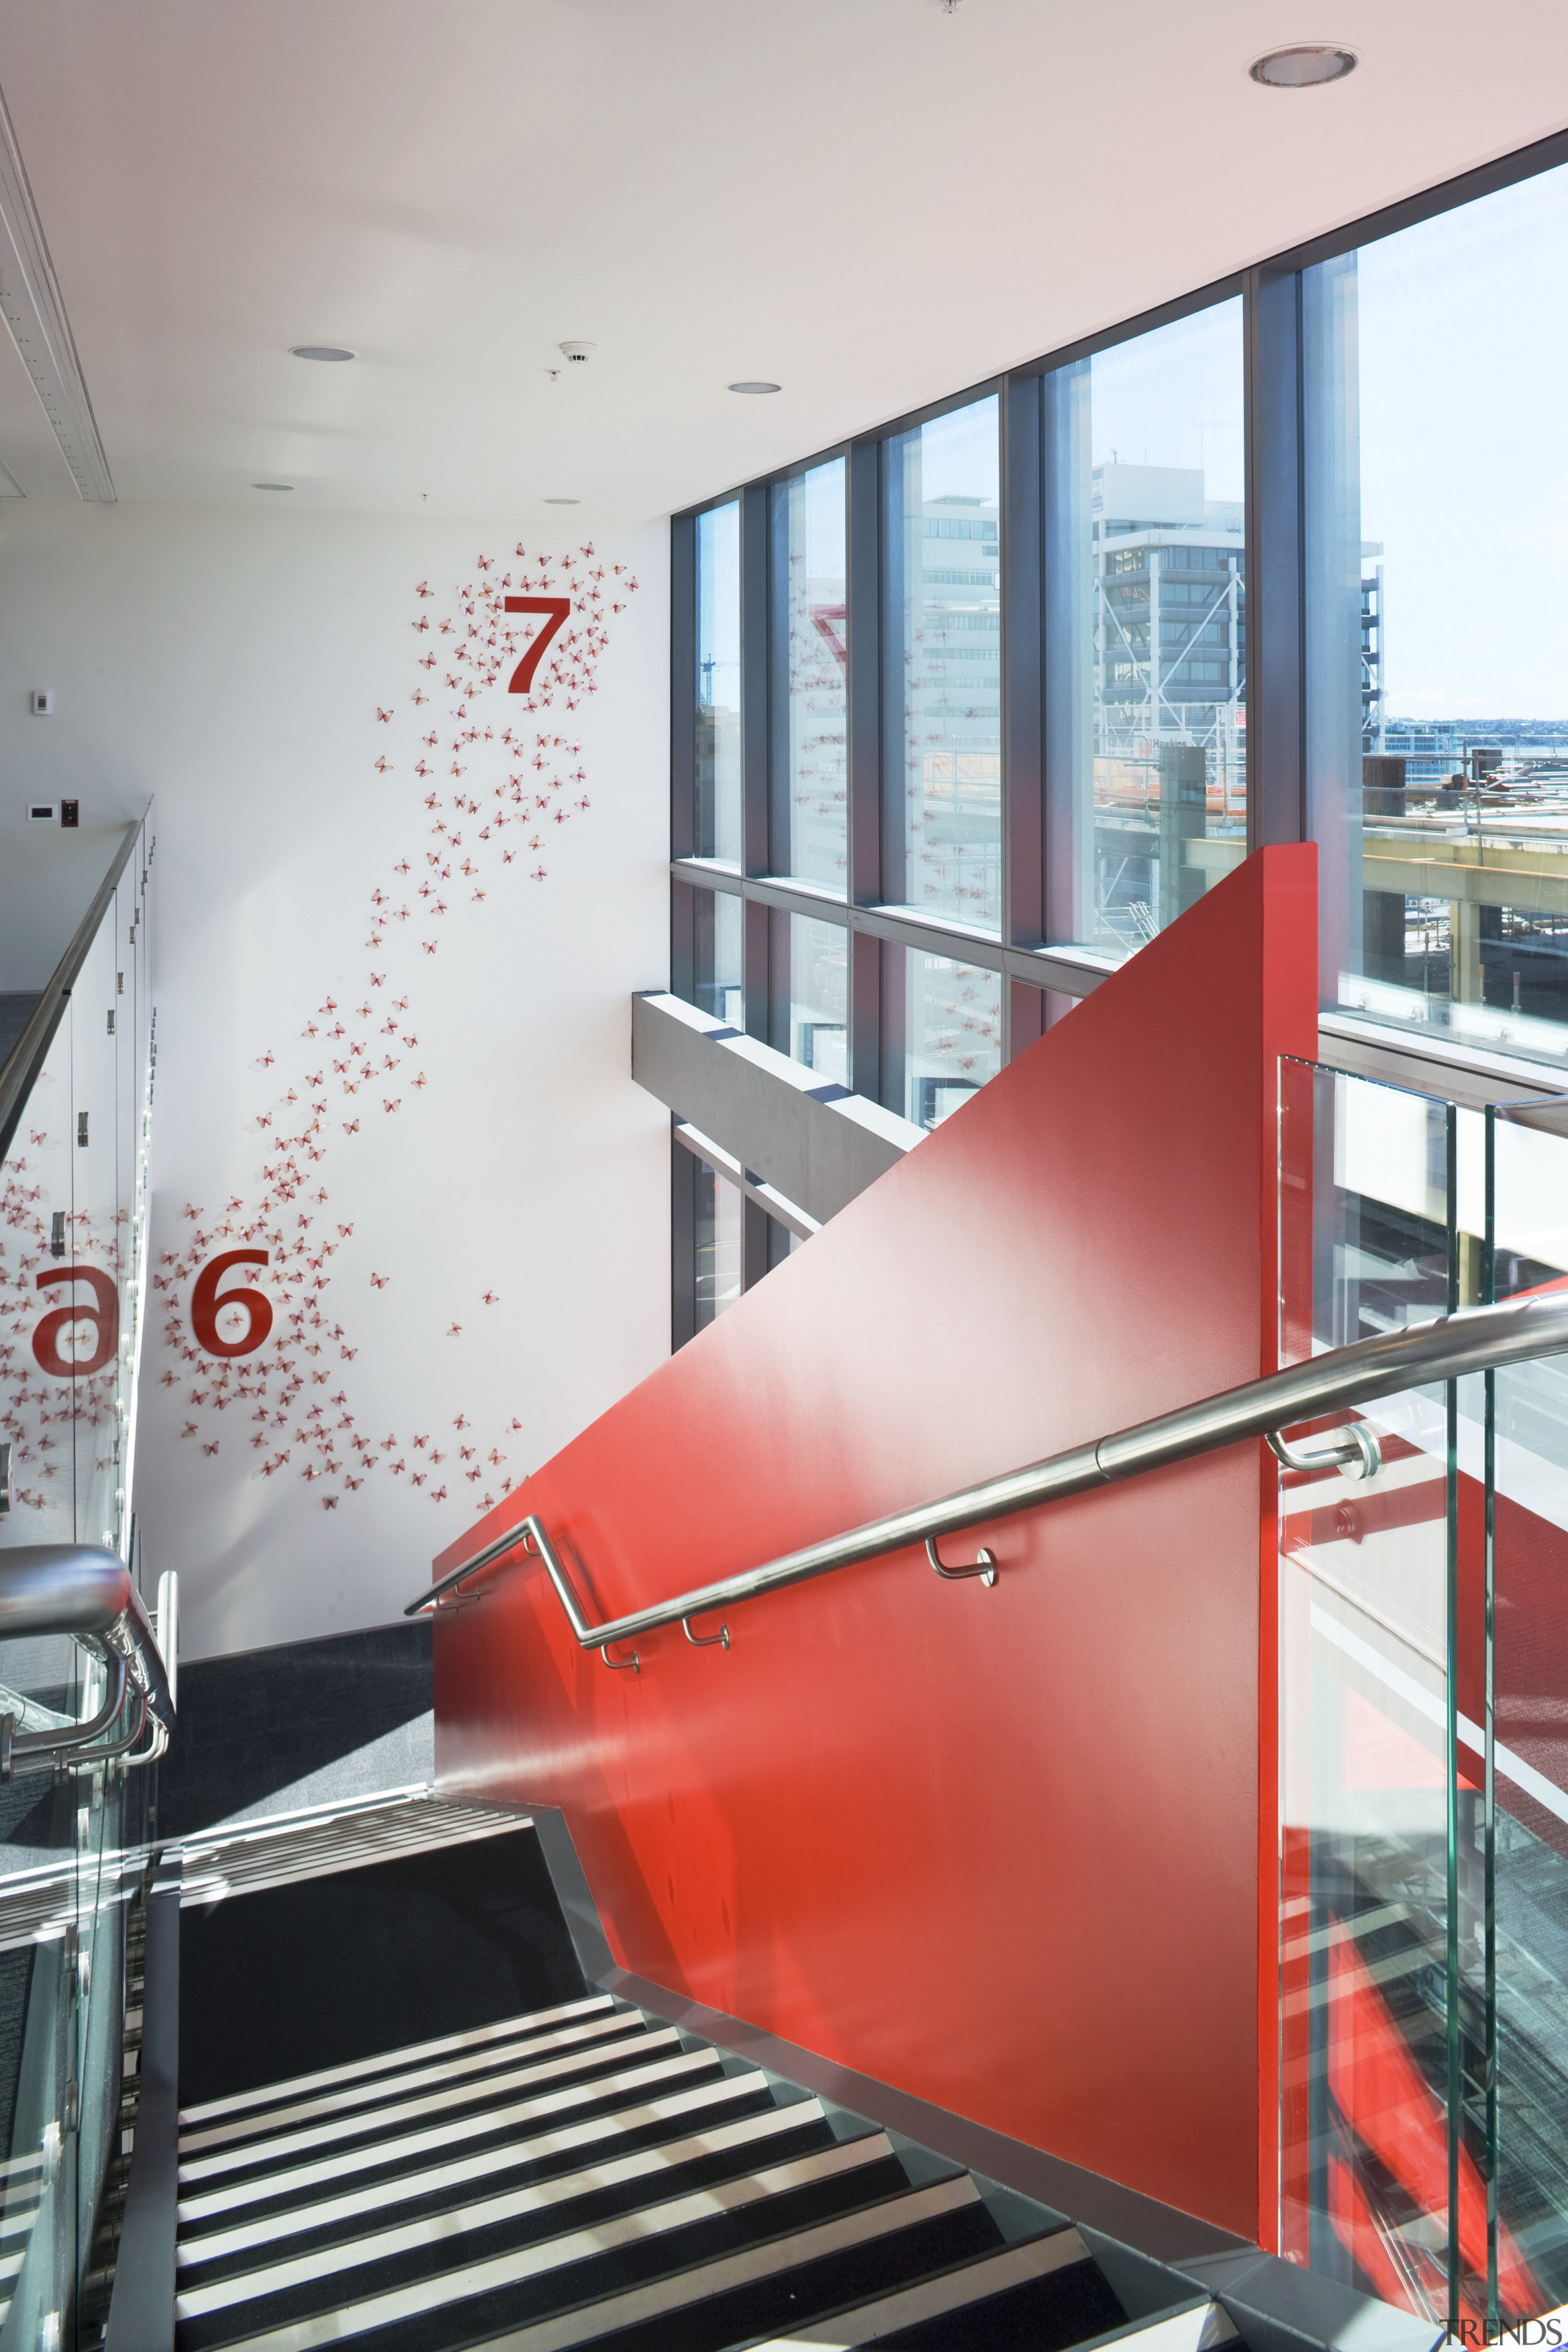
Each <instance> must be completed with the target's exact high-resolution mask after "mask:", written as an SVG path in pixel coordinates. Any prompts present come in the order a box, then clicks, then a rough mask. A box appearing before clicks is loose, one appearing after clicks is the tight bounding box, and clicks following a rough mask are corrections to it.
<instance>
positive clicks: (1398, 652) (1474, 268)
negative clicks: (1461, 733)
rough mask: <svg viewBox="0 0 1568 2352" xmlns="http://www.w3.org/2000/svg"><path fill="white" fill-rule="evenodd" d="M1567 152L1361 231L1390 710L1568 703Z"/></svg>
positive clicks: (1532, 709) (1364, 432)
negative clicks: (1491, 187) (1386, 232)
mask: <svg viewBox="0 0 1568 2352" xmlns="http://www.w3.org/2000/svg"><path fill="white" fill-rule="evenodd" d="M1565 273H1568V167H1565V168H1563V169H1560V170H1557V171H1554V172H1548V173H1542V175H1541V176H1540V177H1539V178H1537V179H1533V180H1526V181H1525V182H1523V183H1522V184H1521V185H1520V186H1519V187H1516V188H1507V189H1504V190H1503V191H1501V192H1500V194H1497V195H1494V196H1487V197H1485V198H1483V199H1482V200H1481V201H1480V202H1479V203H1478V204H1473V205H1465V206H1463V207H1461V208H1460V209H1459V210H1458V211H1457V212H1450V213H1445V214H1443V215H1440V216H1439V217H1438V218H1437V219H1436V220H1433V221H1427V222H1424V223H1423V224H1422V225H1421V226H1419V227H1418V228H1412V229H1404V230H1402V231H1401V232H1400V234H1399V235H1398V236H1391V237H1385V238H1384V239H1383V240H1382V241H1381V242H1380V243H1378V244H1376V245H1371V246H1363V248H1362V251H1361V255H1360V259H1359V263H1358V268H1357V277H1358V295H1359V322H1360V383H1361V496H1362V536H1363V539H1371V540H1382V541H1383V542H1384V557H1383V563H1384V597H1385V603H1386V607H1387V617H1386V626H1385V640H1386V647H1387V652H1386V659H1387V678H1386V683H1387V686H1388V689H1389V693H1388V708H1389V710H1390V713H1391V715H1401V716H1408V717H1416V718H1432V719H1437V718H1447V719H1468V718H1495V719H1505V718H1506V719H1568V675H1565V671H1568V563H1565V562H1564V550H1565V548H1568V434H1565V432H1564V429H1563V428H1564V408H1565V405H1568V310H1564V305H1563V279H1564V275H1565Z"/></svg>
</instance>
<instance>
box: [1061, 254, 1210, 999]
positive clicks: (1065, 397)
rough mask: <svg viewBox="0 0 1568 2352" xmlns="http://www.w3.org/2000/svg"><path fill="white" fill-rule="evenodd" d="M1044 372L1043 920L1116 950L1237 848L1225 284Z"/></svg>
mask: <svg viewBox="0 0 1568 2352" xmlns="http://www.w3.org/2000/svg"><path fill="white" fill-rule="evenodd" d="M1043 391H1044V401H1045V448H1046V469H1047V479H1046V514H1047V572H1046V577H1047V589H1046V596H1047V621H1046V643H1047V664H1048V681H1047V779H1048V782H1047V822H1048V824H1049V827H1050V842H1051V850H1050V858H1049V874H1050V885H1049V887H1050V893H1051V896H1050V903H1049V905H1048V906H1047V915H1046V921H1047V937H1048V938H1049V939H1050V940H1053V941H1054V942H1056V943H1058V944H1061V945H1068V944H1073V945H1078V946H1081V947H1087V948H1089V949H1091V950H1094V951H1095V952H1096V953H1098V954H1100V955H1109V956H1114V957H1117V958H1121V957H1122V956H1126V955H1130V954H1131V952H1132V951H1133V950H1134V949H1136V948H1140V947H1142V945H1143V943H1144V941H1145V940H1150V939H1152V938H1153V936H1154V934H1155V932H1156V931H1159V930H1163V928H1164V926H1165V925H1166V924H1167V923H1169V922H1172V921H1173V920H1174V919H1175V918H1176V916H1178V915H1179V914H1181V913H1182V911H1183V910H1184V908H1187V907H1190V906H1191V905H1192V904H1193V901H1194V899H1195V898H1199V897H1200V896H1201V895H1202V893H1203V892H1204V891H1205V889H1207V888H1208V887H1210V886H1211V884H1213V883H1215V882H1217V881H1218V880H1219V879H1220V878H1221V877H1222V876H1224V875H1226V874H1228V873H1229V872H1230V871H1231V870H1232V868H1233V867H1234V866H1237V865H1239V864H1240V862H1241V860H1242V858H1243V857H1244V856H1246V853H1247V730H1246V700H1245V697H1246V682H1247V555H1246V541H1245V537H1244V482H1243V472H1242V467H1243V446H1242V322H1241V302H1240V299H1239V298H1238V299H1237V300H1235V301H1232V302H1222V303H1220V304H1218V305H1217V306H1216V307H1215V308H1214V309H1212V310H1204V311H1200V312H1199V313H1198V314H1197V315H1196V316H1195V317H1193V318H1190V319H1180V320H1176V321H1175V322H1174V323H1173V325H1171V326H1168V327H1161V328H1157V329H1156V330H1155V331H1153V332H1152V334H1147V335H1140V336H1138V337H1136V338H1135V339H1134V340H1133V341H1130V342H1125V343H1118V344H1116V345H1115V346H1113V348H1112V349H1111V350H1110V351H1106V352H1096V353H1095V354H1094V356H1093V357H1092V358H1091V359H1086V360H1080V361H1078V362H1075V363H1074V365H1072V366H1071V367H1067V368H1060V369H1058V370H1057V371H1056V372H1055V373H1052V374H1050V375H1048V376H1047V377H1046V379H1045V383H1044V387H1043Z"/></svg>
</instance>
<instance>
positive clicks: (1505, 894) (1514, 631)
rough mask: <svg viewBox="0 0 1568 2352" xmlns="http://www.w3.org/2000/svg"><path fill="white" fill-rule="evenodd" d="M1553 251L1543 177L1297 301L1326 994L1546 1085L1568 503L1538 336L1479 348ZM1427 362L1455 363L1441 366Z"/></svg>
mask: <svg viewBox="0 0 1568 2352" xmlns="http://www.w3.org/2000/svg"><path fill="white" fill-rule="evenodd" d="M1565 258H1568V171H1564V170H1558V171H1554V172H1550V173H1543V174H1542V175H1541V176H1540V177H1539V178H1536V179H1531V180H1527V181H1525V182H1523V183H1522V184H1521V185H1520V186H1518V187H1515V188H1509V189H1505V190H1502V191H1500V193H1499V194H1495V195H1490V196H1487V197H1484V198H1482V199H1481V200H1480V201H1479V202H1478V203H1475V204H1471V205H1465V206H1463V207H1461V208H1460V209H1459V210H1458V211H1455V212H1449V213H1445V214H1443V215H1441V216H1440V217H1439V218H1438V219H1436V220H1433V221H1426V222H1423V223H1421V224H1420V225H1419V226H1416V227H1414V228H1409V229H1405V230H1402V231H1401V232H1400V233H1399V235H1397V236H1389V237H1384V238H1383V239H1381V240H1379V242H1377V243H1376V244H1373V245H1369V246H1364V247H1362V249H1361V250H1360V252H1359V253H1352V254H1348V255H1345V256H1343V257H1341V258H1339V259H1337V260H1335V261H1331V262H1327V263H1324V264H1323V265H1322V266H1321V267H1320V268H1317V269H1313V270H1310V271H1308V272H1307V274H1306V277H1305V278H1304V281H1303V286H1304V313H1303V319H1304V328H1305V335H1306V342H1305V360H1306V383H1307V389H1308V401H1307V410H1306V422H1307V455H1308V551H1309V566H1310V571H1309V579H1310V599H1309V610H1308V631H1309V637H1308V677H1309V693H1310V702H1309V764H1310V794H1311V802H1310V806H1311V824H1312V830H1313V832H1314V834H1315V835H1316V837H1317V839H1318V841H1319V843H1320V845H1321V857H1322V866H1321V873H1322V887H1323V896H1322V909H1323V913H1322V920H1323V958H1322V973H1323V987H1324V992H1325V995H1326V997H1327V999H1328V1001H1329V1003H1339V1004H1341V1005H1343V1006H1346V1007H1349V1008H1352V1009H1354V1010H1357V1011H1361V1012H1364V1013H1366V1014H1368V1016H1369V1017H1371V1018H1373V1019H1376V1020H1378V1021H1382V1022H1392V1023H1394V1024H1400V1025H1414V1026H1415V1027H1419V1028H1424V1029H1426V1030H1432V1029H1436V1030H1439V1031H1441V1032H1444V1033H1446V1034H1448V1035H1450V1036H1452V1037H1454V1038H1456V1039H1458V1040H1460V1041H1463V1042H1465V1043H1468V1044H1470V1045H1478V1046H1487V1047H1492V1048H1497V1047H1504V1048H1506V1049H1507V1050H1508V1051H1510V1053H1524V1054H1528V1055H1536V1056H1540V1057H1541V1058H1542V1059H1543V1060H1545V1061H1549V1062H1552V1063H1556V1064H1557V1065H1558V1066H1563V1064H1564V1063H1565V1062H1568V709H1565V706H1564V699H1563V688H1562V651H1561V648H1562V641H1563V629H1564V624H1565V620H1568V583H1565V582H1564V580H1563V576H1562V567H1561V565H1560V564H1559V562H1558V561H1557V547H1556V537H1555V534H1554V532H1553V530H1551V529H1550V528H1548V527H1546V526H1545V525H1544V524H1543V520H1542V519H1543V518H1544V517H1547V516H1551V515H1552V514H1554V513H1555V512H1556V511H1557V509H1558V508H1559V506H1560V505H1561V504H1562V502H1563V499H1565V498H1568V446H1565V445H1564V441H1563V434H1562V430H1561V426H1560V421H1559V416H1558V410H1559V406H1560V375H1561V371H1560V370H1559V369H1558V367H1557V365H1556V362H1555V358H1554V356H1553V353H1554V344H1553V341H1552V336H1551V335H1550V334H1548V335H1546V336H1545V337H1544V339H1542V338H1529V339H1527V340H1526V342H1525V344H1524V345H1523V346H1522V347H1521V348H1519V349H1518V350H1517V351H1516V354H1515V356H1514V357H1513V358H1512V359H1511V360H1510V364H1509V365H1508V366H1506V367H1503V368H1495V367H1491V366H1488V365H1486V364H1484V363H1480V362H1479V355H1480V354H1483V353H1487V352H1500V351H1502V350H1503V349H1505V348H1506V349H1509V350H1510V351H1514V350H1515V347H1516V346H1517V344H1518V325H1519V321H1520V320H1521V319H1534V318H1536V317H1538V316H1539V315H1540V313H1541V289H1542V286H1543V285H1550V284H1552V283H1554V282H1555V280H1556V279H1557V278H1558V277H1559V276H1560V275H1561V273H1562V269H1563V262H1564V259H1565ZM1439 346H1440V347H1441V349H1442V350H1443V351H1445V352H1455V353H1458V354H1465V355H1468V356H1467V357H1464V358H1461V359H1460V360H1459V362H1458V363H1457V364H1456V365H1454V366H1451V367H1450V366H1445V365H1434V364H1433V353H1434V352H1435V351H1436V350H1437V349H1438V348H1439ZM1515 450H1517V451H1528V452H1529V476H1528V490H1527V491H1521V482H1520V480H1519V479H1518V478H1516V472H1515V469H1513V468H1511V467H1510V466H1509V465H1508V464H1507V463H1506V462H1504V461H1503V453H1505V452H1508V451H1515ZM1439 483H1440V485H1441V490H1440V494H1438V495H1436V496H1435V495H1434V486H1435V485H1436V484H1439ZM1385 617H1386V625H1387V639H1386V644H1385V643H1384V623H1385Z"/></svg>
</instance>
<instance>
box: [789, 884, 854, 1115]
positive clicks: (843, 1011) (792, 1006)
mask: <svg viewBox="0 0 1568 2352" xmlns="http://www.w3.org/2000/svg"><path fill="white" fill-rule="evenodd" d="M778 929H779V930H780V931H781V932H783V933H784V939H785V941H786V952H787V954H788V958H789V971H788V977H787V984H786V987H787V993H786V990H781V992H780V993H781V996H784V997H785V999H786V1001H787V1003H788V1006H789V1045H788V1047H787V1049H786V1050H787V1051H788V1052H789V1054H790V1055H791V1056H792V1057H793V1058H794V1059H795V1061H797V1062H804V1063H805V1066H806V1068H807V1069H808V1070H815V1071H816V1072H817V1074H818V1076H821V1077H824V1078H832V1079H836V1080H837V1083H838V1085H839V1086H841V1087H844V1086H847V1085H848V1083H849V1055H848V1037H849V1027H848V1023H849V1009H848V1008H849V982H848V972H849V934H848V932H847V930H846V929H845V928H844V926H843V924H842V923H816V922H812V921H811V920H810V919H808V918H807V917H805V916H803V915H789V916H786V917H784V919H782V920H781V921H780V922H779V924H778Z"/></svg>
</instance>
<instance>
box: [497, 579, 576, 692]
mask: <svg viewBox="0 0 1568 2352" xmlns="http://www.w3.org/2000/svg"><path fill="white" fill-rule="evenodd" d="M506 609H507V611H508V612H509V613H548V614H549V615H550V618H549V619H548V620H547V621H546V622H545V624H544V626H543V627H542V629H541V631H540V632H539V635H537V636H536V637H535V638H534V640H533V643H532V644H531V646H529V648H528V651H527V652H526V653H525V654H524V656H523V657H522V659H521V661H520V662H519V664H518V666H517V667H516V668H515V669H514V670H513V672H512V674H511V684H510V686H509V687H508V688H507V692H508V693H509V694H526V693H527V692H528V689H529V688H530V687H531V685H532V684H533V673H534V671H535V670H536V669H537V668H538V667H539V661H540V656H541V655H542V653H543V651H544V648H545V646H547V645H548V644H549V643H550V640H551V638H552V636H553V635H555V632H556V630H557V629H558V628H559V627H560V626H561V624H562V622H563V620H564V619H565V618H566V615H567V614H568V613H569V612H570V611H571V610H572V601H571V599H570V597H567V596H509V597H508V598H507V600H506Z"/></svg>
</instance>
